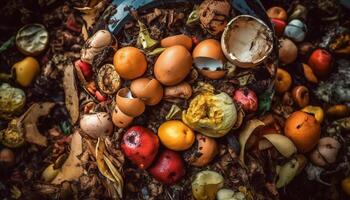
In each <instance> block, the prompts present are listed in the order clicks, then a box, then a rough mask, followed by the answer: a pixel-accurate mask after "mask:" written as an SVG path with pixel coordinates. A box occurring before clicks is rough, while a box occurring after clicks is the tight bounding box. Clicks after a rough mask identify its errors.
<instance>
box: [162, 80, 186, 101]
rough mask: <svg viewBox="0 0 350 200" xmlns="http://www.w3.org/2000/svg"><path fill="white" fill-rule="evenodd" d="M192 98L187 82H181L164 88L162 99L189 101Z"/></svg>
mask: <svg viewBox="0 0 350 200" xmlns="http://www.w3.org/2000/svg"><path fill="white" fill-rule="evenodd" d="M191 96H192V87H191V85H190V84H188V83H187V82H182V83H180V84H178V85H175V86H169V87H165V89H164V98H165V99H169V98H170V99H171V98H183V99H189V98H190V97H191Z"/></svg>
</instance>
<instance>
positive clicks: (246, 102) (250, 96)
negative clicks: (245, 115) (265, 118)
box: [233, 88, 258, 112]
mask: <svg viewBox="0 0 350 200" xmlns="http://www.w3.org/2000/svg"><path fill="white" fill-rule="evenodd" d="M233 99H234V100H235V102H236V103H237V104H238V105H240V106H242V108H243V110H244V111H246V112H255V111H257V110H258V97H257V96H256V94H255V92H254V91H253V90H250V89H247V88H240V89H238V90H236V91H235V92H234V94H233Z"/></svg>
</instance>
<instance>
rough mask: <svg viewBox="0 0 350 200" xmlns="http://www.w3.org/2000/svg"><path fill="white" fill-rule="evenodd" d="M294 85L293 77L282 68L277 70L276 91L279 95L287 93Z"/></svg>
mask: <svg viewBox="0 0 350 200" xmlns="http://www.w3.org/2000/svg"><path fill="white" fill-rule="evenodd" d="M291 85H292V77H291V76H290V74H289V73H288V72H287V71H286V70H284V69H281V68H278V69H277V73H276V82H275V89H276V91H277V92H279V93H283V92H287V91H288V90H289V88H290V86H291Z"/></svg>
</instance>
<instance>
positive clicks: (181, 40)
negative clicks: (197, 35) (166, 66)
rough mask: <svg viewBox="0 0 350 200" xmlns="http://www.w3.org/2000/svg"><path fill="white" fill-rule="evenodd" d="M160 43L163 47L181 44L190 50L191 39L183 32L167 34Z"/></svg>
mask: <svg viewBox="0 0 350 200" xmlns="http://www.w3.org/2000/svg"><path fill="white" fill-rule="evenodd" d="M160 45H161V46H162V47H164V48H167V47H171V46H175V45H182V46H184V47H186V49H188V50H190V49H191V48H192V39H191V38H190V37H189V36H187V35H184V34H181V35H174V36H169V37H166V38H164V39H162V40H161V41H160Z"/></svg>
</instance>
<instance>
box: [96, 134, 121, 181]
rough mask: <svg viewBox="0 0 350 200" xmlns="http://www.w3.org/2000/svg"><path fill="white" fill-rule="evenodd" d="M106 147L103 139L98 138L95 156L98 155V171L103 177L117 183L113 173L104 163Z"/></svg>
mask: <svg viewBox="0 0 350 200" xmlns="http://www.w3.org/2000/svg"><path fill="white" fill-rule="evenodd" d="M105 149H106V146H105V143H104V142H103V139H101V138H98V140H97V144H96V148H95V155H96V163H97V167H98V170H99V171H100V172H101V174H102V175H103V176H105V177H106V178H108V179H109V180H110V181H112V182H115V181H116V180H115V179H114V177H113V175H112V173H111V172H110V171H109V170H108V166H107V164H106V163H105V161H104V155H103V154H104V152H105Z"/></svg>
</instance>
